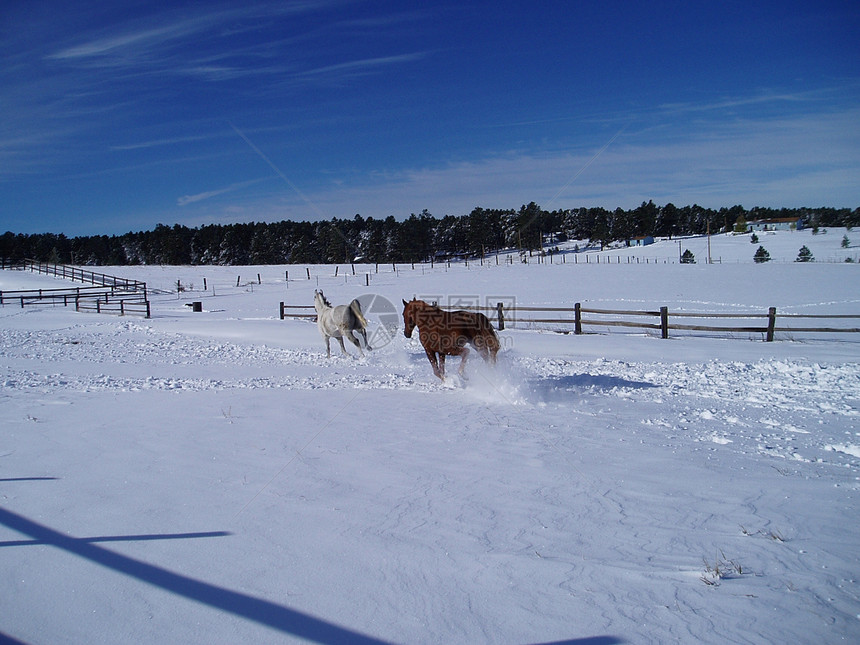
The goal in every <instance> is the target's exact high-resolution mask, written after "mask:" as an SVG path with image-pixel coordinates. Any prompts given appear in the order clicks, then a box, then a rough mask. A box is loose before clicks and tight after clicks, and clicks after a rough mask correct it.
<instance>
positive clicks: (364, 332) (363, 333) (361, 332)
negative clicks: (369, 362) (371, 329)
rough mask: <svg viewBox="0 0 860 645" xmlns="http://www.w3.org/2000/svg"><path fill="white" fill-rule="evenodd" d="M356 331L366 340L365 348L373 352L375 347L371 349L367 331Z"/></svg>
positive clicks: (362, 329) (360, 329)
mask: <svg viewBox="0 0 860 645" xmlns="http://www.w3.org/2000/svg"><path fill="white" fill-rule="evenodd" d="M356 331H357V332H358V333H359V334H361V337H362V338H363V339H364V346H365V347H367V351H369V352H370V351H373V347H371V346H370V343H368V342H367V331H365V329H364V327H359V328H358V329H357V330H356Z"/></svg>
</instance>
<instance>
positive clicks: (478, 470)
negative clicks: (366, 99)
mask: <svg viewBox="0 0 860 645" xmlns="http://www.w3.org/2000/svg"><path fill="white" fill-rule="evenodd" d="M843 233H845V232H844V231H835V230H834V231H830V232H829V233H828V234H827V236H812V235H811V234H810V233H808V232H794V233H788V232H786V233H782V234H779V235H773V236H766V237H765V236H761V238H762V239H761V243H762V244H763V245H764V246H765V247H766V248H767V249H768V251H769V252H770V253H771V256H772V257H775V258H782V260H783V261H779V262H774V263H771V264H769V265H761V266H759V265H754V264H752V262H751V257H752V253H753V252H754V250H755V248H757V247H756V246H752V245H750V243H749V240H748V238H746V239H744V238H731V237H717V238H712V240H711V244H712V247H711V251H712V254H713V255H714V256H716V255H719V256H720V258H721V259H722V260H723V262H722V263H721V264H713V265H705V264H703V263H702V262H703V260H704V258H705V257H707V255H706V250H705V249H706V247H705V246H704V245H705V244H706V241H705V239H704V238H696V239H693V240H687V241H683V242H682V245H683V246H684V248H687V247H690V248H692V250H693V252H694V253H695V254H696V257H697V260H699V263H698V264H696V265H692V266H684V265H679V264H671V263H669V262H665V261H663V260H660V262H659V263H656V264H655V263H654V261H656V260H657V259H658V258H671V257H673V253H674V256H677V254H678V243H677V242H676V241H672V242H664V243H661V244H657V245H654V246H653V247H646V248H645V249H637V250H628V249H623V250H619V251H617V252H615V253H604V254H603V255H602V256H601V257H602V260H601V264H600V265H597V264H596V257H597V254H591V256H590V261H589V263H588V264H583V262H584V257H585V254H582V253H581V254H579V256H578V258H577V263H576V264H574V263H573V258H574V256H573V254H570V255H568V256H566V258H565V263H564V264H561V261H560V258H559V257H558V256H557V257H556V258H554V259H553V264H540V265H538V264H536V263H535V262H534V261H532V262H531V263H530V264H528V265H525V264H521V263H519V262H517V263H515V264H513V265H511V264H505V263H504V258H502V261H501V262H500V263H499V264H498V265H497V264H495V260H494V259H488V260H487V261H486V262H485V264H484V265H483V266H482V265H481V264H480V263H479V262H476V261H473V262H470V263H469V266H468V267H466V266H465V265H464V264H462V263H456V264H452V265H451V266H450V267H449V266H447V265H445V264H442V265H435V266H434V267H433V268H432V269H430V268H429V267H422V266H420V265H419V266H416V268H415V269H412V268H411V266H409V265H398V267H397V271H396V272H393V271H392V268H391V266H390V265H389V266H387V267H380V268H379V272H378V273H377V272H376V267H375V266H368V265H361V266H357V267H356V273H355V275H353V274H352V269H351V267H350V266H349V265H341V266H340V267H339V271H338V276H337V277H335V275H334V273H335V269H334V267H333V266H331V267H310V273H311V279H310V280H308V279H307V272H306V271H305V267H304V266H302V267H239V268H237V267H160V266H159V267H111V268H104V269H103V270H104V271H105V272H106V273H112V274H117V275H121V276H127V277H133V278H136V279H139V280H145V281H147V283H148V284H149V286H150V288H151V289H152V290H153V292H154V295H153V296H152V300H153V317H152V318H151V319H149V320H146V319H142V318H135V317H125V318H120V317H113V316H106V315H101V316H99V315H96V314H83V313H81V314H79V313H75V312H74V311H73V310H71V309H70V308H64V307H62V306H50V305H49V306H34V307H27V308H24V309H21V308H20V307H18V306H14V305H5V306H4V307H2V308H0V400H2V406H0V422H2V426H0V427H2V429H0V606H2V611H0V634H4V635H6V636H8V637H11V638H14V639H18V640H19V641H22V642H26V643H55V642H66V643H93V642H106V643H119V642H182V643H237V642H254V643H282V642H290V641H292V640H295V641H300V640H302V639H307V640H311V641H314V640H315V641H319V642H362V641H364V642H374V641H385V642H398V643H480V642H487V643H540V642H556V641H572V642H577V639H583V640H582V642H586V643H587V642H592V643H615V642H629V643H648V642H651V643H667V642H710V643H726V642H739V643H740V642H743V643H748V642H753V643H772V642H785V643H792V642H793V643H800V642H829V643H832V642H856V641H857V640H858V639H860V586H858V576H860V533H858V531H857V526H860V512H858V509H860V505H858V496H860V416H858V415H860V335H836V336H821V335H819V336H817V337H814V336H810V335H786V334H783V335H781V336H780V335H779V334H778V336H777V341H776V342H774V343H765V342H762V338H761V335H757V334H750V333H746V334H743V333H735V334H728V333H716V334H714V333H712V334H695V335H694V334H690V333H687V334H682V333H680V332H679V333H677V334H673V335H672V337H671V338H670V339H668V340H663V339H661V338H659V333H652V332H645V331H643V330H629V329H628V330H618V329H613V330H608V329H601V328H596V329H589V330H588V331H589V332H591V333H588V334H585V335H582V336H575V335H573V334H572V333H571V334H562V333H557V332H558V331H562V327H561V326H558V325H556V326H552V325H550V326H549V329H546V328H540V326H538V325H528V324H520V325H517V324H515V325H513V328H510V327H509V328H508V329H507V330H505V331H504V332H502V333H501V334H500V337H501V340H502V345H503V350H502V352H501V353H500V357H499V364H498V365H497V366H496V368H495V369H490V368H489V367H487V366H485V365H483V364H482V362H481V360H480V359H479V358H478V357H477V355H476V354H473V355H472V357H471V358H470V360H469V363H468V366H467V368H466V373H465V375H466V378H465V379H460V378H459V377H457V376H456V368H457V366H458V361H459V359H457V358H452V359H450V360H449V364H448V368H449V373H450V374H451V377H450V378H449V379H448V382H447V383H445V384H442V383H440V382H439V381H438V380H437V379H436V378H435V377H434V376H433V374H432V371H431V370H430V366H429V363H428V362H427V359H426V357H425V356H424V352H423V350H422V349H421V347H420V345H419V344H418V343H417V341H416V340H408V339H406V338H405V337H403V334H402V331H401V330H399V329H398V330H396V333H394V335H393V336H392V335H390V336H384V335H381V332H380V330H379V329H375V330H372V331H376V332H380V333H377V336H376V337H375V338H376V339H377V341H378V342H374V343H373V344H376V345H377V348H376V349H375V350H374V351H373V352H370V353H369V355H368V356H367V357H366V358H364V359H357V358H353V357H348V358H345V357H342V356H339V355H338V352H339V348H337V349H335V348H334V347H333V357H332V358H331V359H326V358H325V346H324V343H323V341H322V339H321V338H320V336H319V334H318V332H317V329H316V326H315V325H314V324H313V323H312V322H308V321H303V320H284V321H281V320H279V318H278V303H279V302H280V301H286V302H288V303H291V304H307V305H309V304H312V302H313V291H314V289H316V288H322V289H324V290H325V293H326V296H327V297H328V298H329V299H330V300H331V301H332V302H334V303H335V304H339V303H345V302H348V301H349V300H351V299H352V298H354V297H358V296H360V295H362V294H373V295H378V296H382V297H383V298H384V299H385V300H387V301H389V302H391V303H394V304H396V305H398V310H399V305H400V300H401V299H410V298H412V297H413V296H418V297H422V296H427V297H434V298H435V299H439V300H440V304H442V305H445V304H446V302H454V301H463V300H466V299H468V298H472V299H473V300H474V299H477V300H479V301H481V302H482V303H484V302H486V303H494V302H495V301H497V300H503V299H515V300H516V302H517V303H519V304H521V305H555V306H572V304H573V303H574V302H582V303H583V306H589V305H590V306H594V307H601V308H618V309H653V308H656V307H659V306H663V305H665V306H668V307H669V308H670V309H672V310H687V311H733V310H734V311H756V312H759V311H761V312H765V311H767V308H768V307H769V306H775V307H777V308H778V311H780V312H785V313H790V312H793V313H855V314H856V313H860V273H858V271H860V267H858V266H856V265H853V264H845V263H842V262H830V263H824V262H816V263H813V264H808V265H807V264H797V263H793V262H791V260H792V259H793V258H794V257H795V256H796V254H797V249H799V247H800V246H801V245H803V244H806V245H807V246H809V248H810V249H812V251H813V253H814V254H815V256H816V257H817V258H821V259H825V258H826V257H828V254H830V253H831V252H832V254H833V255H834V257H835V256H836V255H838V254H839V253H845V254H848V255H850V252H851V249H849V250H847V251H843V250H842V249H841V247H840V244H839V242H840V240H841V238H842V234H843ZM846 234H847V235H848V236H849V237H850V236H851V235H852V233H851V232H847V233H846ZM854 250H855V251H856V249H854ZM634 254H636V255H635V257H639V258H640V259H641V260H642V262H643V263H640V264H629V263H627V262H626V261H623V260H622V262H618V261H616V260H611V259H610V262H616V263H615V264H612V263H607V261H606V259H607V258H615V257H619V256H620V257H623V258H625V259H626V258H627V257H628V256H632V255H634ZM645 257H648V258H649V260H651V262H649V264H644V258H645ZM286 271H290V281H289V282H288V283H287V282H285V277H286V273H285V272H286ZM258 274H260V275H259V278H258ZM344 274H346V275H344ZM368 274H370V275H368ZM204 277H205V278H206V280H207V290H206V291H205V292H204V291H203V278H204ZM177 281H181V282H182V283H183V284H184V285H186V288H187V289H189V290H187V291H184V292H182V293H179V294H177V293H176V292H175V288H176V283H177ZM237 282H238V283H239V286H238V287H237V286H236V284H237ZM368 283H369V285H368ZM63 284H64V283H63V282H62V281H57V280H54V279H53V278H47V277H44V276H35V275H31V274H22V273H19V272H0V288H2V289H4V290H9V289H15V288H38V287H40V286H41V287H56V286H63ZM195 300H199V301H202V302H203V308H204V311H203V312H202V313H194V312H192V311H191V309H190V308H189V307H187V306H185V303H187V302H191V301H195ZM370 318H371V325H372V326H374V325H378V323H379V321H378V319H376V318H374V317H373V316H371V317H370ZM855 326H856V324H855ZM347 349H348V351H352V353H353V354H354V353H355V351H354V348H352V347H351V346H350V345H349V344H347ZM588 639H592V640H591V641H589V640H588Z"/></svg>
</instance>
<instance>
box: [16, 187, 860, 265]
mask: <svg viewBox="0 0 860 645" xmlns="http://www.w3.org/2000/svg"><path fill="white" fill-rule="evenodd" d="M787 218H792V219H796V220H797V221H798V222H800V223H801V225H802V226H804V227H817V226H823V227H826V226H839V227H848V228H851V227H853V226H860V208H855V209H853V210H852V209H848V208H842V209H838V208H797V209H789V208H784V209H771V208H753V209H750V210H746V209H744V208H743V207H742V206H733V207H730V208H720V209H718V210H714V209H708V208H703V207H701V206H698V205H695V204H694V205H692V206H683V207H676V206H675V205H673V204H671V203H670V204H666V205H664V206H658V205H656V204H654V202H653V201H648V202H642V204H641V205H640V206H638V207H636V208H633V209H630V210H624V209H621V208H617V209H615V210H607V209H605V208H600V207H597V208H575V209H567V210H554V211H546V210H543V209H541V208H540V206H538V205H537V204H535V203H534V202H532V203H529V204H527V205H523V206H522V207H520V208H519V209H518V210H514V209H509V210H500V209H484V208H475V209H474V210H473V211H472V212H471V213H469V214H468V215H461V216H454V215H445V216H444V217H441V218H439V217H435V216H433V215H431V214H430V213H428V212H427V211H426V210H424V211H423V212H422V213H420V214H418V215H416V214H414V213H413V214H412V215H410V216H409V217H408V218H406V219H403V220H401V221H398V220H396V219H395V218H394V217H393V216H389V217H386V218H385V219H375V218H373V217H362V216H361V215H355V217H353V218H352V219H336V218H335V219H331V220H326V221H318V222H293V221H280V222H271V223H263V222H249V223H242V224H211V225H206V226H200V227H197V228H189V227H187V226H183V225H180V224H175V225H174V226H167V225H164V224H159V225H157V226H156V227H155V229H154V230H151V231H141V232H137V233H134V232H129V233H125V234H123V235H112V236H108V235H92V236H82V237H72V238H69V237H66V236H65V235H63V234H62V233H59V234H54V233H41V234H20V233H17V234H16V233H14V232H6V233H5V234H3V235H2V236H0V258H4V259H7V260H8V259H13V260H14V259H23V258H29V259H33V260H38V261H42V262H53V263H58V264H75V265H89V266H102V265H129V264H132V265H133V264H167V265H183V264H185V265H209V264H217V265H259V264H324V263H341V262H343V263H349V262H423V261H430V260H431V259H437V260H438V259H444V258H450V257H480V256H482V255H485V254H490V253H493V252H495V251H497V250H500V249H510V248H516V249H520V250H521V251H523V252H531V251H539V250H542V249H545V248H547V246H549V248H552V247H553V245H555V244H558V243H561V242H564V241H566V240H569V239H572V240H587V241H589V243H591V244H598V245H600V246H601V247H604V246H607V245H609V244H611V243H613V242H622V243H624V242H626V241H628V240H632V239H635V238H637V237H644V236H649V235H650V236H654V237H668V238H672V237H677V236H687V235H703V234H705V233H708V232H710V233H718V232H721V231H732V230H737V227H738V225H739V223H741V224H742V223H743V222H744V221H747V222H750V221H759V220H768V219H787Z"/></svg>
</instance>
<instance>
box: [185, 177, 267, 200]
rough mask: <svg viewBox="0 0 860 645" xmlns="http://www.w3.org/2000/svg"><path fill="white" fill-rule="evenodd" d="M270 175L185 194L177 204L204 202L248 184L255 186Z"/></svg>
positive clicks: (245, 186)
mask: <svg viewBox="0 0 860 645" xmlns="http://www.w3.org/2000/svg"><path fill="white" fill-rule="evenodd" d="M266 179H268V177H261V178H258V179H251V180H249V181H240V182H237V183H235V184H230V185H229V186H226V187H224V188H218V189H216V190H207V191H205V192H202V193H197V194H195V195H183V196H182V197H180V198H178V199H177V200H176V205H177V206H187V205H188V204H193V203H195V202H202V201H205V200H207V199H212V198H213V197H218V196H219V195H224V194H226V193H232V192H234V191H237V190H241V189H243V188H247V187H248V186H253V185H254V184H258V183H260V182H261V181H265V180H266Z"/></svg>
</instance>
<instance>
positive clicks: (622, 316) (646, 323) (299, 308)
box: [280, 302, 860, 342]
mask: <svg viewBox="0 0 860 645" xmlns="http://www.w3.org/2000/svg"><path fill="white" fill-rule="evenodd" d="M462 308H463V309H469V310H472V311H484V312H488V313H489V314H490V318H491V319H493V320H494V321H495V322H496V325H497V327H498V329H499V331H502V330H504V329H505V326H506V325H517V324H526V325H561V326H571V327H573V333H574V334H582V333H583V327H584V326H586V325H592V326H601V327H630V328H638V329H652V330H655V331H656V330H659V331H660V337H661V338H669V331H670V330H671V331H692V332H717V333H753V334H762V335H763V337H764V340H765V341H766V342H773V340H774V335H775V334H776V333H786V334H795V333H810V334H831V333H841V334H846V333H847V334H855V333H858V332H860V327H820V326H816V327H798V326H778V325H777V320H779V321H780V322H782V321H783V320H786V321H793V320H801V319H811V320H834V321H835V320H839V321H849V320H851V321H860V315H852V314H829V315H828V314H779V316H777V310H776V307H770V308H768V311H767V313H712V312H689V311H675V312H670V311H669V308H668V307H659V308H658V309H654V310H647V311H640V310H628V309H596V308H590V307H583V306H582V304H581V303H579V302H577V303H576V304H574V306H573V307H548V306H547V307H529V306H519V305H515V306H505V305H504V303H501V302H500V303H498V304H497V305H496V306H495V307H462ZM313 309H314V307H313V306H311V305H289V304H285V303H283V302H281V303H280V318H281V320H283V319H284V318H313V319H316V313H307V310H313ZM521 312H526V313H540V312H549V313H554V314H563V313H567V314H571V315H570V316H568V317H566V318H560V317H555V318H543V317H540V318H532V317H529V318H522V317H520V316H519V314H520V313H521ZM586 314H590V315H591V317H586V316H585V315H586ZM631 319H632V320H631ZM673 319H682V320H683V319H686V320H689V319H698V320H702V321H707V320H709V319H714V320H720V319H723V320H731V321H734V322H737V321H741V320H753V321H757V320H760V321H762V322H761V324H750V325H739V324H736V325H731V326H726V325H713V324H712V325H709V324H688V323H682V322H671V321H672V320H673ZM651 321H653V322H651ZM568 331H569V330H568Z"/></svg>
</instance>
